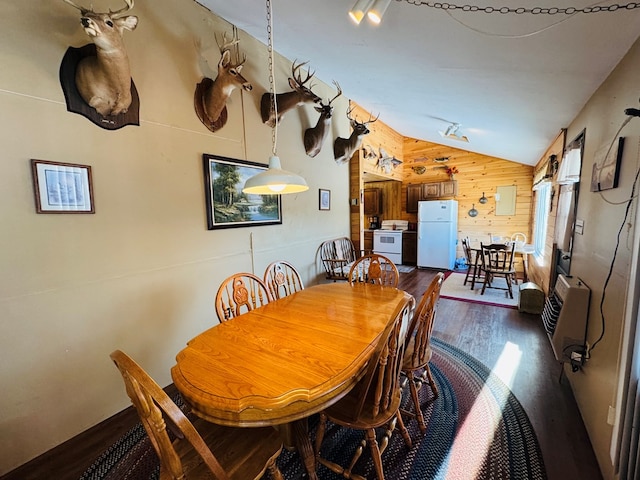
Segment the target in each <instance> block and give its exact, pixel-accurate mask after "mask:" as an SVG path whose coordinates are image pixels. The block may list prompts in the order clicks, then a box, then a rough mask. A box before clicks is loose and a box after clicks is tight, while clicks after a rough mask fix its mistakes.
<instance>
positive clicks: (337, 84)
mask: <svg viewBox="0 0 640 480" xmlns="http://www.w3.org/2000/svg"><path fill="white" fill-rule="evenodd" d="M333 84H334V85H335V86H336V88H337V89H338V94H337V95H336V96H335V97H333V98H332V99H331V100H329V103H328V104H327V105H331V102H333V101H334V100H335V99H336V98H338V97H339V96H340V95H342V88H340V84H339V83H338V82H336V81H335V80H334V81H333Z"/></svg>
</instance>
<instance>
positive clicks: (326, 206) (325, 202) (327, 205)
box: [319, 188, 331, 210]
mask: <svg viewBox="0 0 640 480" xmlns="http://www.w3.org/2000/svg"><path fill="white" fill-rule="evenodd" d="M319 205H320V206H319V208H320V210H331V190H325V189H324V188H321V189H320V204H319Z"/></svg>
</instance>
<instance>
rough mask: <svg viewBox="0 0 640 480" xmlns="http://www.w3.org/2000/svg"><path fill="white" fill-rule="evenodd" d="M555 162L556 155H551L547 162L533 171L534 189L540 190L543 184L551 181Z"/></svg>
mask: <svg viewBox="0 0 640 480" xmlns="http://www.w3.org/2000/svg"><path fill="white" fill-rule="evenodd" d="M554 163H556V156H555V155H551V156H550V157H549V158H548V159H547V161H546V162H545V163H543V164H542V165H540V167H539V168H538V169H537V170H536V171H535V172H533V189H534V190H538V189H539V188H540V187H541V186H542V185H543V184H545V183H549V182H551V179H552V178H553V169H554Z"/></svg>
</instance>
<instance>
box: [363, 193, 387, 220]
mask: <svg viewBox="0 0 640 480" xmlns="http://www.w3.org/2000/svg"><path fill="white" fill-rule="evenodd" d="M381 197H382V195H380V189H379V188H365V189H364V199H363V202H364V214H365V215H379V214H380V203H381Z"/></svg>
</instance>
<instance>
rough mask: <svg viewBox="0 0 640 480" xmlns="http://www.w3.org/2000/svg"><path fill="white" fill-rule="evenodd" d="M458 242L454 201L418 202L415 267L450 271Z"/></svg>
mask: <svg viewBox="0 0 640 480" xmlns="http://www.w3.org/2000/svg"><path fill="white" fill-rule="evenodd" d="M457 242H458V202H457V201H456V200H429V201H424V202H418V262H417V263H418V267H429V268H440V269H445V270H453V268H454V266H455V263H456V244H457Z"/></svg>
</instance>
